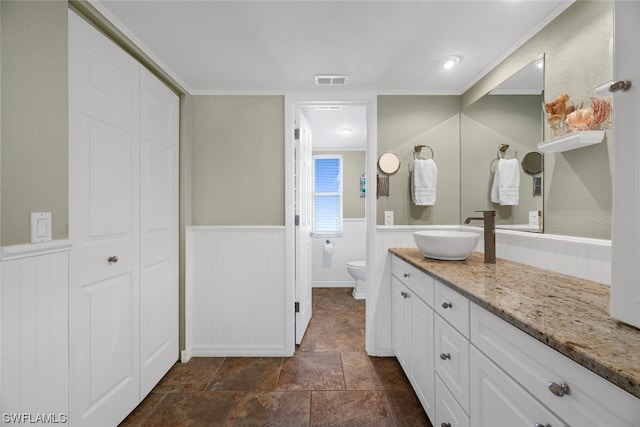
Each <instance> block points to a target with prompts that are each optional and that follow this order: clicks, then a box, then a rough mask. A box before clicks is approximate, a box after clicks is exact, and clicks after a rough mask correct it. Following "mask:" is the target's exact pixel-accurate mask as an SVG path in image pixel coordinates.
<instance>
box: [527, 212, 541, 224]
mask: <svg viewBox="0 0 640 427" xmlns="http://www.w3.org/2000/svg"><path fill="white" fill-rule="evenodd" d="M538 222H539V217H538V211H529V225H530V226H531V227H537V226H538Z"/></svg>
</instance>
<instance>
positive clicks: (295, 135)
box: [293, 129, 300, 140]
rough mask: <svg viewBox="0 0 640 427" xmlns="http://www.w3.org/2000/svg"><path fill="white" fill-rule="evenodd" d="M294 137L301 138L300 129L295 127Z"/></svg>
mask: <svg viewBox="0 0 640 427" xmlns="http://www.w3.org/2000/svg"><path fill="white" fill-rule="evenodd" d="M293 139H296V140H298V139H300V129H294V130H293Z"/></svg>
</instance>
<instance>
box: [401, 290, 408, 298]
mask: <svg viewBox="0 0 640 427" xmlns="http://www.w3.org/2000/svg"><path fill="white" fill-rule="evenodd" d="M400 295H402V296H403V297H404V298H409V294H408V293H406V292H404V291H402V292H400Z"/></svg>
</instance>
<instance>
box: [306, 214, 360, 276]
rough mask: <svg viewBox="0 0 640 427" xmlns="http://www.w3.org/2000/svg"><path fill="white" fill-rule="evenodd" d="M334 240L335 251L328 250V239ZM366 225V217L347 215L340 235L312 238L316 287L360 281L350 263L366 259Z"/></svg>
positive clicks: (313, 273)
mask: <svg viewBox="0 0 640 427" xmlns="http://www.w3.org/2000/svg"><path fill="white" fill-rule="evenodd" d="M327 240H329V241H331V243H333V253H330V254H329V253H326V252H325V250H324V245H325V242H326V241H327ZM365 242H366V228H365V220H364V218H347V219H345V220H344V223H343V234H342V236H339V237H332V236H326V237H323V236H314V237H313V241H312V256H313V264H312V275H311V278H312V281H313V287H315V288H322V287H329V288H339V287H346V288H352V287H353V286H354V285H355V283H356V281H355V279H354V278H353V277H351V275H350V274H349V272H347V263H348V262H350V261H360V260H364V259H365V256H366V244H365Z"/></svg>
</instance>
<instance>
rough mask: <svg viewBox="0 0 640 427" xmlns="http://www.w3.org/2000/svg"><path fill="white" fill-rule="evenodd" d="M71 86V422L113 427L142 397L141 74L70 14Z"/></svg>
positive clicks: (82, 21) (128, 57) (130, 59)
mask: <svg viewBox="0 0 640 427" xmlns="http://www.w3.org/2000/svg"><path fill="white" fill-rule="evenodd" d="M69 82H70V84H69V238H70V239H71V241H72V243H73V248H72V250H71V253H70V279H69V280H70V283H69V363H70V365H69V366H70V379H69V380H70V383H69V386H70V399H69V404H70V423H71V425H89V426H108V425H116V424H118V422H120V421H121V420H122V419H123V418H124V417H125V416H126V415H127V414H128V413H129V412H130V411H131V410H132V409H134V408H135V406H136V405H137V403H138V401H139V400H138V399H139V389H140V387H139V384H140V382H139V381H140V373H139V369H140V364H139V361H140V356H139V336H140V326H139V318H140V314H139V305H140V301H139V295H140V289H139V276H140V274H139V246H140V245H139V149H140V148H139V113H138V112H139V66H138V64H137V63H136V61H134V60H133V59H132V58H131V57H130V56H129V55H127V54H126V53H124V52H123V51H122V50H121V49H119V48H118V47H116V46H115V45H114V44H113V43H112V42H110V41H109V40H108V39H107V38H106V37H104V36H103V35H102V34H100V33H99V32H98V31H96V30H95V29H94V28H93V27H91V26H90V25H89V24H87V23H86V22H85V21H84V20H82V19H81V18H79V17H78V16H77V15H76V14H75V13H73V12H70V13H69ZM116 257H117V258H116Z"/></svg>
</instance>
